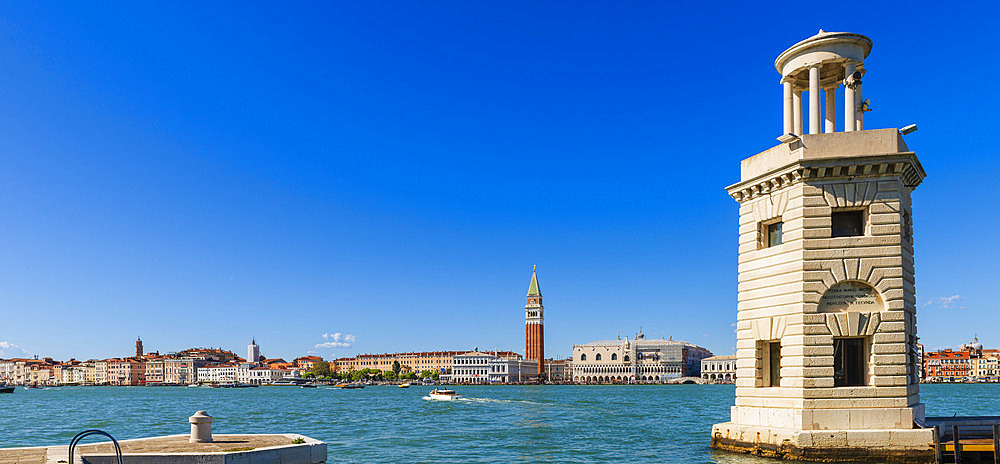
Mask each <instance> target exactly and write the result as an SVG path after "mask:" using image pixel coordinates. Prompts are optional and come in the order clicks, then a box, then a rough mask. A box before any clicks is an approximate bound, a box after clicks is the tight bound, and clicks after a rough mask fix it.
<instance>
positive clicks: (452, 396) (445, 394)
mask: <svg viewBox="0 0 1000 464" xmlns="http://www.w3.org/2000/svg"><path fill="white" fill-rule="evenodd" d="M461 397H462V395H459V394H458V393H455V390H446V389H444V388H435V389H433V390H431V392H430V393H428V394H427V396H425V397H424V399H428V400H437V401H453V400H457V399H459V398H461Z"/></svg>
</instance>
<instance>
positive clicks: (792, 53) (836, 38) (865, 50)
mask: <svg viewBox="0 0 1000 464" xmlns="http://www.w3.org/2000/svg"><path fill="white" fill-rule="evenodd" d="M844 45H847V47H844ZM813 51H819V52H828V54H830V53H832V54H836V55H843V57H844V58H848V59H854V60H864V59H865V58H867V57H868V54H869V53H871V51H872V39H869V38H868V37H866V36H863V35H861V34H855V33H853V32H827V31H824V30H823V29H820V30H819V33H817V34H816V35H814V36H812V37H809V38H807V39H805V40H802V41H800V42H798V43H796V44H795V45H792V46H791V47H789V48H788V49H787V50H785V51H783V52H781V54H780V55H778V58H777V59H775V60H774V68H775V69H777V70H778V72H779V73H782V74H783V75H784V74H787V73H786V72H784V71H785V69H784V68H785V66H786V65H787V64H788V62H789V61H791V60H792V59H794V58H797V57H799V56H801V55H802V54H804V53H810V52H813Z"/></svg>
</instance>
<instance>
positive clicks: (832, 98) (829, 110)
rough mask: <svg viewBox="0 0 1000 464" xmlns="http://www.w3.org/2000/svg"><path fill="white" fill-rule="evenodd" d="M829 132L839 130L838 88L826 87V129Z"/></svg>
mask: <svg viewBox="0 0 1000 464" xmlns="http://www.w3.org/2000/svg"><path fill="white" fill-rule="evenodd" d="M823 132H826V133H828V134H830V133H833V132H837V88H836V87H830V88H828V89H826V127H825V128H824V131H823Z"/></svg>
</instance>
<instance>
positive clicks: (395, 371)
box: [392, 360, 403, 376]
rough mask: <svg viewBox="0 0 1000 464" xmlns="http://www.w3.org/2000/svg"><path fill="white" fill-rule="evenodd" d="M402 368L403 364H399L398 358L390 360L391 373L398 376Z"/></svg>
mask: <svg viewBox="0 0 1000 464" xmlns="http://www.w3.org/2000/svg"><path fill="white" fill-rule="evenodd" d="M402 369H403V366H400V365H399V360H395V361H393V362H392V373H393V374H395V375H396V376H399V371H400V370H402Z"/></svg>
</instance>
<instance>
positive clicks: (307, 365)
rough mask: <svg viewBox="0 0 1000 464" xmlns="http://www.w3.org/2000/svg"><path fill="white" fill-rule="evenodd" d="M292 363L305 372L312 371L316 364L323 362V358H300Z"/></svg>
mask: <svg viewBox="0 0 1000 464" xmlns="http://www.w3.org/2000/svg"><path fill="white" fill-rule="evenodd" d="M292 362H293V363H294V364H295V367H297V368H299V369H301V370H303V371H311V370H312V368H313V366H315V365H316V363H318V362H323V358H321V357H319V356H299V357H298V358H295V359H294V360H292Z"/></svg>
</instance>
